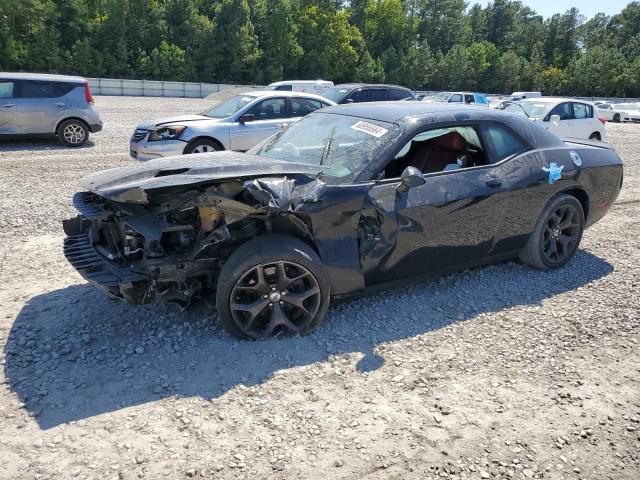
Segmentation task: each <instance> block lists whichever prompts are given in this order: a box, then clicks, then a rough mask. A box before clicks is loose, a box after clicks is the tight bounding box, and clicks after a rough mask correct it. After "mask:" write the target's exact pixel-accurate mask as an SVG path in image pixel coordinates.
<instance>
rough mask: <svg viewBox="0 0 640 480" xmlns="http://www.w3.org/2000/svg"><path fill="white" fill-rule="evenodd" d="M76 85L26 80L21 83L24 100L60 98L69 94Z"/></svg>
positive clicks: (21, 95)
mask: <svg viewBox="0 0 640 480" xmlns="http://www.w3.org/2000/svg"><path fill="white" fill-rule="evenodd" d="M75 87H76V85H74V84H72V83H64V82H40V81H35V80H24V81H22V82H20V97H22V98H58V97H62V96H63V95H66V94H67V93H69V92H70V91H71V90H72V89H73V88H75Z"/></svg>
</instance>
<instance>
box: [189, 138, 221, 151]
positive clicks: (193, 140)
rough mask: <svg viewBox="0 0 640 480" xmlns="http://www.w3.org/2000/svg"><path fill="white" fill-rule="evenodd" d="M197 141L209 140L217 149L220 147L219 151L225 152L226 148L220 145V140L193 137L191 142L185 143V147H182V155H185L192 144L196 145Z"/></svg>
mask: <svg viewBox="0 0 640 480" xmlns="http://www.w3.org/2000/svg"><path fill="white" fill-rule="evenodd" d="M198 140H209V141H211V142H214V143H215V144H216V145H217V146H218V147H220V151H222V150H226V148H224V145H223V144H222V142H221V141H220V140H218V139H217V138H215V137H212V136H210V135H198V136H197V137H194V138H192V139H191V140H189V142H187V145H186V146H185V147H184V150H183V151H182V153H186V152H187V150H189V148H191V146H192V145H193V144H194V143H196V142H197V141H198Z"/></svg>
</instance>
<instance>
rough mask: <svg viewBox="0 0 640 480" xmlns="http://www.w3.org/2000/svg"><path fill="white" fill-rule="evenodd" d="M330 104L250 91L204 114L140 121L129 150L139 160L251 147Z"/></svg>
mask: <svg viewBox="0 0 640 480" xmlns="http://www.w3.org/2000/svg"><path fill="white" fill-rule="evenodd" d="M330 105H335V103H334V102H332V101H331V100H327V99H326V98H324V97H320V96H318V95H313V94H310V93H301V92H285V91H256V92H247V93H243V94H240V95H236V96H234V97H232V98H230V99H228V100H226V101H224V102H222V103H220V104H218V105H216V106H215V107H213V108H211V109H210V110H207V111H205V112H202V113H201V114H200V115H180V116H176V117H170V118H164V119H161V120H157V121H154V122H148V123H143V124H140V125H139V126H138V128H136V130H135V132H134V133H133V137H131V143H130V149H129V150H130V154H131V156H132V157H133V158H135V159H138V160H151V159H154V158H159V157H169V156H172V155H182V154H185V153H203V152H212V151H218V150H239V151H246V150H249V149H250V148H252V147H253V146H255V145H257V144H258V143H260V142H262V141H263V140H265V139H267V138H269V137H270V136H271V135H273V134H274V133H276V132H277V131H278V130H280V129H281V128H284V127H287V126H289V125H290V124H291V123H293V122H295V121H297V120H299V119H301V118H302V117H304V116H305V115H308V114H309V113H311V112H313V111H315V110H319V109H321V108H324V107H328V106H330Z"/></svg>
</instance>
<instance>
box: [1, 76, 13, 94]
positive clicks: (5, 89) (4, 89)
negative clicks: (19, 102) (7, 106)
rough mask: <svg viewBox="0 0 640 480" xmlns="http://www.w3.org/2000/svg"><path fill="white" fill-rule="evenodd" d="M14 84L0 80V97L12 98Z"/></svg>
mask: <svg viewBox="0 0 640 480" xmlns="http://www.w3.org/2000/svg"><path fill="white" fill-rule="evenodd" d="M14 86H15V84H14V83H13V82H8V81H4V80H2V81H0V98H13V90H14Z"/></svg>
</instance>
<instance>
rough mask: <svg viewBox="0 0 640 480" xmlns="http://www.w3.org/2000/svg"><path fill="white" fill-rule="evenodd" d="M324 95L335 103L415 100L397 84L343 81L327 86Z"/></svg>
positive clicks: (409, 91) (406, 89)
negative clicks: (330, 86)
mask: <svg viewBox="0 0 640 480" xmlns="http://www.w3.org/2000/svg"><path fill="white" fill-rule="evenodd" d="M324 96H325V97H326V98H328V99H329V100H331V101H333V102H335V103H362V102H384V101H388V100H409V99H411V100H415V98H416V97H415V95H414V94H413V92H412V91H411V90H409V89H408V88H406V87H401V86H399V85H384V84H382V85H379V84H364V83H345V84H341V85H336V86H335V87H333V88H329V89H327V90H326V91H325V92H324Z"/></svg>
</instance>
